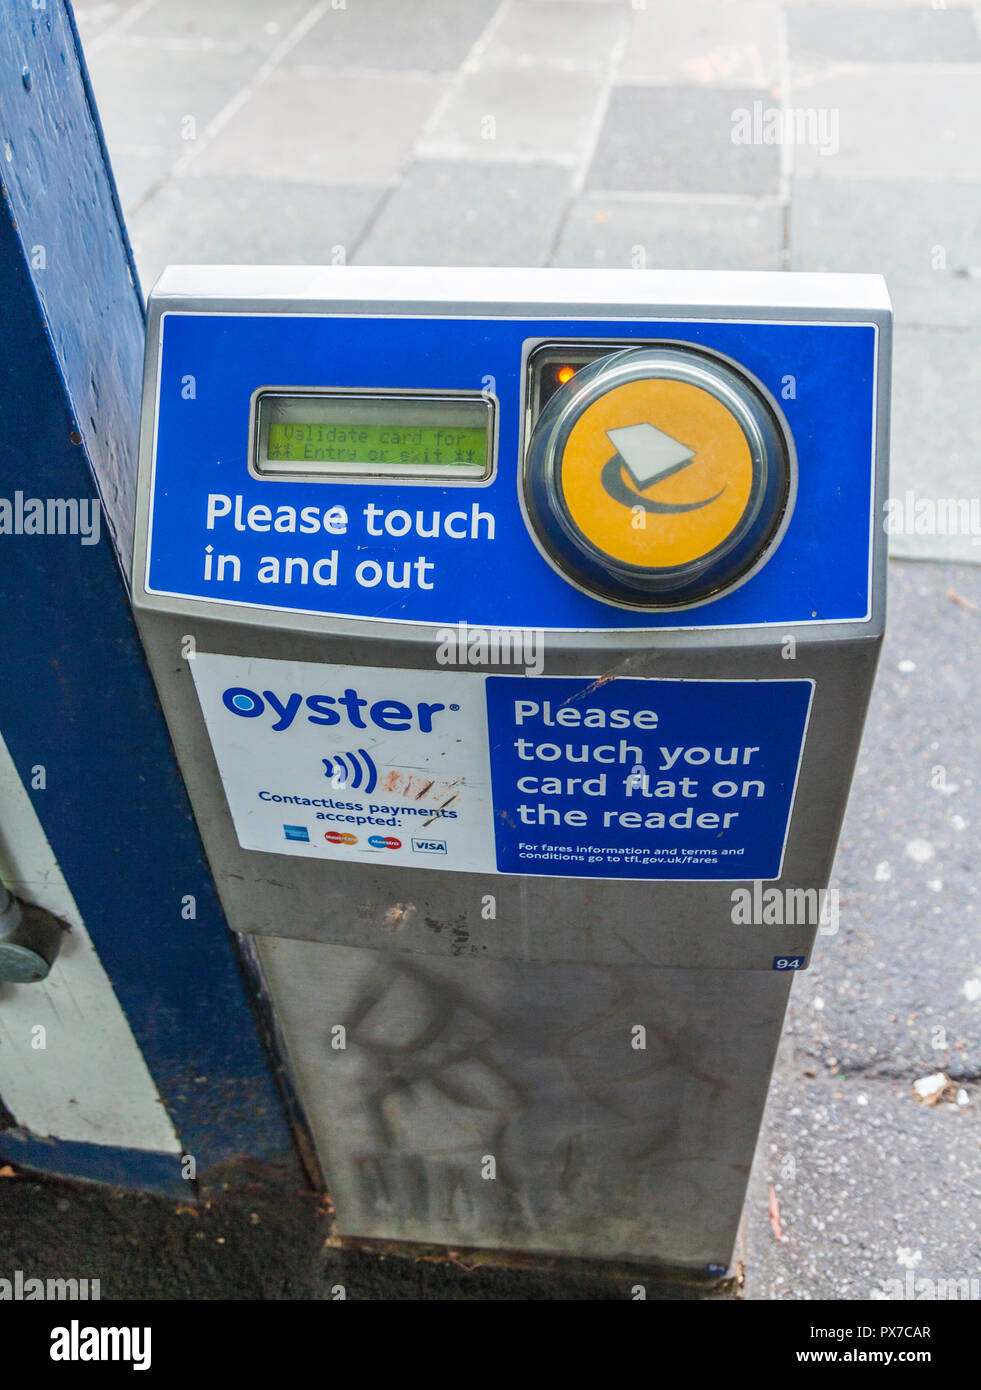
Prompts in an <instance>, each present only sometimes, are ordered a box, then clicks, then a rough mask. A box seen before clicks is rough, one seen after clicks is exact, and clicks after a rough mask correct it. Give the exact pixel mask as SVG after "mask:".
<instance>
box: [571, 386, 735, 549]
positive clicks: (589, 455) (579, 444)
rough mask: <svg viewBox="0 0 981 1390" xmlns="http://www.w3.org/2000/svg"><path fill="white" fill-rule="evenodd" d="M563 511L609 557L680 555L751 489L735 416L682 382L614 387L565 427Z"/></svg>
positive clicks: (719, 532) (719, 533)
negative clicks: (564, 510) (569, 427)
mask: <svg viewBox="0 0 981 1390" xmlns="http://www.w3.org/2000/svg"><path fill="white" fill-rule="evenodd" d="M559 479H560V486H561V489H562V495H563V498H564V500H565V504H566V508H567V510H568V513H569V516H570V517H571V519H572V520H573V521H574V522H575V524H576V526H577V527H578V528H579V530H580V531H581V532H582V534H583V535H584V536H585V537H586V539H587V540H588V541H590V542H591V543H592V544H593V545H594V546H596V547H597V548H598V549H599V550H600V551H602V552H603V553H604V554H606V555H608V556H610V557H611V558H612V559H616V560H619V561H622V562H624V563H627V564H632V565H639V566H642V567H644V568H661V567H671V566H676V565H685V564H690V563H691V562H692V561H695V560H700V559H701V558H702V557H703V556H705V555H708V554H709V553H710V552H712V551H713V550H716V549H717V548H718V547H719V546H721V545H722V544H723V543H724V542H725V541H726V539H727V538H728V537H729V536H730V535H731V534H732V533H733V532H734V531H735V530H736V528H737V527H738V526H739V524H740V522H741V521H742V519H743V516H744V514H745V512H746V508H747V505H748V504H749V501H750V497H751V495H752V492H753V481H754V478H753V456H752V453H751V450H750V446H749V441H748V440H747V438H746V435H745V433H744V432H743V428H742V425H741V424H740V423H739V421H738V420H737V418H736V416H735V415H734V414H733V413H732V411H731V410H730V409H729V408H728V406H726V405H725V404H724V403H723V402H722V401H721V400H719V398H718V397H717V396H715V395H713V394H712V392H711V391H707V390H705V389H704V388H702V387H700V386H695V385H693V384H692V383H691V382H687V381H676V380H673V379H671V378H667V377H645V378H644V379H643V380H640V381H628V382H624V383H623V385H621V386H615V387H613V388H612V390H610V391H607V392H606V393H605V394H604V395H602V396H600V397H599V399H598V400H595V401H594V402H593V403H592V405H590V406H588V407H587V408H586V409H585V410H584V411H583V413H582V414H581V415H580V417H579V419H578V420H577V421H576V423H575V424H574V425H573V427H572V429H571V431H570V432H569V438H568V440H567V441H566V445H565V449H564V450H563V454H562V460H561V465H560V469H559Z"/></svg>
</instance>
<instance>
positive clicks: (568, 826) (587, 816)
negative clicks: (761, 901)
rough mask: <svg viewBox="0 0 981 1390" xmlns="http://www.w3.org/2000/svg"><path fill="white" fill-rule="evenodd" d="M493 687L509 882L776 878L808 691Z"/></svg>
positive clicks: (493, 680) (627, 683)
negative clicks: (535, 878)
mask: <svg viewBox="0 0 981 1390" xmlns="http://www.w3.org/2000/svg"><path fill="white" fill-rule="evenodd" d="M486 689H487V718H488V735H489V745H490V765H491V779H492V786H493V802H494V829H495V837H496V843H497V867H498V869H499V870H500V872H502V873H517V874H550V875H562V876H567V877H570V878H572V877H574V878H627V879H638V878H648V879H730V880H731V879H775V878H779V876H780V869H781V861H782V859H783V848H784V843H785V841H786V837H787V828H788V824H789V820H790V813H791V808H792V805H793V797H794V789H795V786H796V782H797V770H798V766H799V763H800V756H801V752H802V750H803V743H804V734H805V729H806V725H807V716H808V710H809V708H810V700H811V693H812V689H813V685H812V682H811V681H806V680H787V681H702V680H700V681H680V680H635V679H629V678H627V679H624V678H620V679H616V680H611V681H600V682H597V681H587V680H582V679H574V678H570V679H566V678H563V677H558V678H557V677H541V678H528V677H519V676H491V677H489V678H488V680H487V686H486Z"/></svg>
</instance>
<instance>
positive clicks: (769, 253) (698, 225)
mask: <svg viewBox="0 0 981 1390" xmlns="http://www.w3.org/2000/svg"><path fill="white" fill-rule="evenodd" d="M783 222H784V209H783V208H782V207H781V206H780V205H779V204H777V203H776V202H755V201H749V200H743V199H732V200H728V201H725V202H713V201H711V200H709V199H705V198H703V199H698V200H694V199H686V198H679V199H677V200H671V201H657V202H655V201H652V200H649V199H644V200H640V199H636V198H624V197H617V196H616V195H615V194H603V193H591V194H588V195H586V196H585V197H583V198H581V199H579V200H578V201H577V203H576V204H575V206H574V207H573V208H572V210H571V212H570V214H569V216H568V218H567V220H566V222H565V225H564V226H563V229H562V235H561V237H560V238H559V243H558V247H557V249H556V252H555V255H554V257H553V259H552V264H554V265H564V266H587V267H588V266H592V267H605V268H620V269H648V270H660V269H675V270H679V269H680V270H779V269H780V268H781V264H782V253H783Z"/></svg>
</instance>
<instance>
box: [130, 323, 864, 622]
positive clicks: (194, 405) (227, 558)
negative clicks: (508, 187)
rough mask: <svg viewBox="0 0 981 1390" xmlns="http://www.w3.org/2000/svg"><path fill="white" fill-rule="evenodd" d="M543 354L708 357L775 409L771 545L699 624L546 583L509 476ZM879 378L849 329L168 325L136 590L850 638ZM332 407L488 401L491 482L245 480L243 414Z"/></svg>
mask: <svg viewBox="0 0 981 1390" xmlns="http://www.w3.org/2000/svg"><path fill="white" fill-rule="evenodd" d="M553 338H554V339H562V340H565V341H568V340H570V339H576V340H581V341H584V342H588V341H589V340H591V339H596V340H600V341H603V340H606V341H610V340H612V341H614V342H620V343H632V342H637V343H642V342H645V341H650V340H652V339H656V340H659V341H664V340H670V341H673V342H676V343H688V344H692V345H695V346H703V347H705V348H708V349H711V350H713V351H715V352H717V353H721V354H724V355H725V356H727V357H728V358H730V359H732V360H733V361H735V362H736V363H738V364H741V365H742V367H743V368H745V369H746V370H747V371H748V372H750V373H752V375H753V376H754V377H755V378H756V379H757V380H758V381H760V382H761V383H762V385H763V386H764V387H766V389H767V390H768V391H769V392H770V394H771V396H772V397H773V398H774V399H775V400H776V401H777V402H778V403H779V405H780V408H781V410H782V411H783V413H784V415H785V416H786V419H787V421H788V423H789V426H790V429H791V431H792V433H793V436H794V440H795V443H796V450H797V458H798V491H797V499H796V505H795V508H794V512H793V516H792V518H791V521H790V524H789V527H788V529H787V531H786V534H785V535H784V537H783V539H782V541H781V543H780V545H779V546H778V547H777V549H776V550H775V552H774V553H773V555H772V557H771V558H770V559H769V560H768V562H767V563H766V565H764V566H763V568H762V569H761V570H760V571H759V572H758V573H757V574H755V575H753V576H752V577H751V578H750V579H749V580H748V581H747V582H746V583H745V584H743V585H742V587H740V588H737V589H733V590H732V591H731V592H728V593H725V594H723V595H722V596H721V597H719V598H717V599H715V600H714V601H712V602H710V603H708V604H706V605H704V606H702V607H701V608H698V609H697V610H678V611H665V612H659V613H657V614H656V615H654V614H651V613H650V612H640V611H633V610H629V609H624V608H617V607H614V606H611V605H610V604H607V603H603V602H602V601H601V600H599V599H597V598H594V597H591V596H590V595H588V594H586V593H583V592H581V591H580V590H579V589H578V588H576V586H575V585H574V584H572V583H570V582H569V581H568V580H567V579H565V578H563V577H562V576H561V575H560V574H559V573H557V572H556V570H554V569H553V568H552V567H551V566H550V564H549V563H548V561H547V560H546V559H545V558H544V556H543V555H542V553H541V551H540V550H539V549H538V547H537V546H536V544H535V542H534V540H533V539H532V537H531V535H530V534H529V530H528V526H527V524H526V522H525V518H524V516H523V515H522V511H521V506H520V502H519V488H518V475H519V467H520V462H521V458H520V456H521V452H522V444H523V437H522V421H523V399H522V374H523V367H522V364H523V360H524V355H525V353H526V351H527V348H528V345H529V344H530V343H532V342H535V341H539V340H542V339H553ZM875 363H876V329H875V327H874V326H872V325H866V324H854V323H823V324H822V323H815V324H807V323H765V322H759V321H753V322H724V321H703V322H692V321H690V320H689V321H655V320H641V319H624V320H601V319H588V320H581V321H570V320H568V319H558V320H537V319H534V320H527V319H526V320H522V319H511V318H493V319H481V318H442V317H434V316H425V317H416V318H412V317H405V318H401V317H394V316H393V317H385V316H382V315H377V316H363V317H357V318H354V317H350V316H346V315H340V314H338V315H317V314H295V315H287V314H275V313H269V314H254V315H253V314H244V313H243V314H207V313H194V314H182V313H176V312H168V313H166V314H165V315H164V316H163V320H162V348H161V364H160V392H159V402H158V415H157V427H156V440H155V462H154V472H153V494H152V515H151V525H150V546H149V559H148V565H147V588H148V589H149V590H150V591H151V592H156V593H161V594H169V595H177V596H186V597H194V598H200V599H206V600H209V601H212V602H217V603H230V604H238V605H244V606H248V607H255V608H273V609H277V610H284V611H294V612H312V613H320V614H332V615H338V616H349V617H361V618H371V619H376V620H379V621H384V622H401V623H406V622H414V623H431V624H437V625H440V624H444V623H448V622H452V623H455V622H458V621H461V620H463V621H466V622H468V623H470V624H474V625H478V624H479V625H483V626H490V627H511V628H528V627H532V628H535V629H541V628H546V629H552V630H555V629H572V630H590V629H592V630H602V629H609V628H611V627H616V628H621V629H630V628H654V627H656V628H676V627H692V626H697V627H702V628H704V627H727V626H741V625H758V624H763V623H773V624H790V623H811V622H829V621H849V620H851V621H863V620H864V619H866V618H867V617H868V615H869V578H870V569H869V550H870V539H871V507H872V474H873V452H874V404H875V391H874V384H875ZM327 387H330V388H335V389H336V388H344V389H350V390H351V391H355V392H356V391H362V392H365V391H371V390H375V391H382V390H385V391H391V390H397V389H400V390H410V391H412V390H414V391H430V392H431V391H441V392H454V391H455V392H471V393H473V392H481V391H484V392H486V393H487V394H488V396H489V397H492V398H493V399H494V401H495V402H496V432H497V457H496V467H495V471H494V472H493V475H492V476H491V477H490V478H489V479H488V480H486V481H483V480H480V479H477V480H476V481H473V482H466V481H459V480H456V481H454V482H452V483H448V484H447V485H445V486H444V485H442V484H441V483H439V482H434V481H432V480H429V481H426V482H416V481H415V480H409V481H407V480H405V479H404V478H394V477H393V478H390V479H389V480H387V481H385V480H379V479H377V478H369V477H364V478H357V479H341V478H338V477H336V476H324V477H322V478H319V479H310V478H297V477H289V476H283V474H282V473H281V472H280V473H278V474H276V475H270V476H256V474H255V473H253V472H250V469H249V456H250V408H251V404H252V400H253V397H254V395H255V393H256V392H257V391H259V390H260V389H266V388H278V389H280V390H284V391H288V390H290V389H295V390H300V391H302V390H303V389H304V388H306V389H310V388H327ZM376 433H378V434H379V437H380V433H379V432H378V431H376ZM422 433H425V432H422ZM429 434H430V435H432V434H433V431H429ZM420 437H421V435H420ZM372 438H374V436H372ZM369 442H371V441H369ZM430 442H431V441H430ZM424 443H425V441H424ZM270 457H272V453H270ZM283 457H289V455H288V452H287V453H286V454H283V453H280V459H282V458H283Z"/></svg>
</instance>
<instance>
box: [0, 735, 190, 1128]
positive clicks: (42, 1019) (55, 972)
mask: <svg viewBox="0 0 981 1390" xmlns="http://www.w3.org/2000/svg"><path fill="white" fill-rule="evenodd" d="M0 876H2V878H3V881H4V882H5V883H6V885H7V887H8V888H9V889H10V890H11V892H12V893H15V894H16V895H17V897H19V898H23V899H25V900H26V901H29V902H32V903H36V904H37V905H38V906H39V907H44V908H47V910H48V911H49V912H53V913H54V914H55V916H57V917H60V918H62V919H63V920H64V921H66V922H68V923H69V924H70V925H71V928H72V930H71V933H70V934H69V935H68V936H67V938H66V940H65V944H64V945H63V946H62V948H61V952H60V954H59V956H58V959H57V960H56V961H55V964H54V967H53V968H52V971H51V974H50V975H49V976H48V978H47V980H45V981H44V982H43V983H41V984H24V985H11V984H5V983H3V982H0V1097H2V1098H3V1102H4V1104H5V1105H6V1107H7V1109H8V1110H9V1111H10V1112H11V1114H12V1115H13V1116H14V1117H15V1118H16V1120H17V1123H18V1124H19V1125H21V1126H22V1127H23V1128H25V1129H28V1130H30V1131H31V1132H32V1133H34V1134H37V1135H44V1136H53V1137H55V1138H58V1139H69V1140H82V1141H84V1142H86V1143H89V1144H112V1145H118V1146H120V1147H123V1148H130V1149H154V1150H158V1151H161V1152H166V1153H179V1152H180V1144H179V1142H178V1138H177V1135H176V1133H175V1131H174V1127H173V1125H172V1124H171V1122H170V1118H169V1116H168V1115H167V1112H166V1110H165V1109H164V1106H163V1102H162V1101H161V1099H160V1096H159V1094H158V1092H157V1088H156V1086H155V1085H154V1083H153V1079H152V1078H151V1076H150V1072H149V1070H148V1068H147V1065H146V1062H145V1061H144V1060H143V1054H142V1052H141V1051H140V1049H139V1047H138V1046H137V1043H136V1039H135V1038H134V1037H133V1034H132V1032H131V1031H130V1027H129V1024H128V1023H127V1021H126V1016H125V1015H124V1013H123V1011H122V1009H121V1008H120V1006H119V1001H118V1000H117V998H116V995H115V993H114V992H113V988H112V985H111V984H110V983H109V978H108V976H107V975H106V972H105V971H104V970H103V968H102V965H101V964H100V962H99V957H98V956H97V955H96V953H95V948H94V947H93V945H92V942H91V941H90V939H89V935H88V932H87V931H86V930H85V924H84V922H83V921H82V919H81V917H80V916H79V913H78V908H77V907H76V906H75V901H74V899H73V898H72V895H71V892H70V891H69V888H68V885H67V884H66V882H65V880H64V878H63V877H62V874H61V871H60V869H59V867H58V863H57V861H56V859H55V856H54V853H53V851H52V849H51V846H50V845H49V844H48V841H47V837H46V836H45V834H44V831H43V829H42V828H41V823H40V821H39V820H38V818H37V815H36V814H35V811H34V807H33V806H32V805H31V801H30V798H29V797H28V795H27V792H26V791H25V789H24V786H23V783H22V782H21V780H20V777H19V776H18V774H17V770H16V768H15V767H14V764H13V761H12V760H11V757H10V753H9V751H8V749H7V745H6V744H5V743H4V741H3V738H2V737H0ZM106 892H107V893H111V892H112V881H111V878H109V877H108V876H107V879H106ZM39 1025H40V1027H41V1028H43V1029H44V1041H45V1046H44V1047H43V1048H40V1047H35V1046H32V1039H34V1038H35V1037H37V1036H38V1035H37V1034H36V1033H35V1029H37V1028H38V1026H39Z"/></svg>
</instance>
